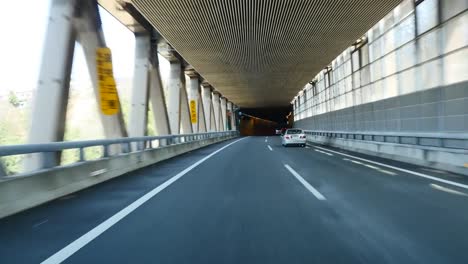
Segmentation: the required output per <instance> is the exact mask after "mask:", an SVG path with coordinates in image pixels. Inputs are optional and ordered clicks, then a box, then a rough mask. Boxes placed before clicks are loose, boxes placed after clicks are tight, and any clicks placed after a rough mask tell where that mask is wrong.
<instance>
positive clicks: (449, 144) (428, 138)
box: [304, 130, 468, 149]
mask: <svg viewBox="0 0 468 264" xmlns="http://www.w3.org/2000/svg"><path fill="white" fill-rule="evenodd" d="M304 133H305V134H307V135H313V136H323V137H329V138H343V139H352V140H365V141H375V142H386V143H395V144H408V145H419V146H427V147H443V148H453V149H468V135H467V134H462V133H401V132H395V133H393V132H371V131H354V132H350V131H323V130H304Z"/></svg>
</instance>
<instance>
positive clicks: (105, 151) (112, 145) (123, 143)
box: [0, 131, 239, 177]
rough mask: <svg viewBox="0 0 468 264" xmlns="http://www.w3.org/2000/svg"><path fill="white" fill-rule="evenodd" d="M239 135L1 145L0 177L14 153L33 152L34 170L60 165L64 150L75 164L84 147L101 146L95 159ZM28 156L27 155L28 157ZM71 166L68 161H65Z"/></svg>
mask: <svg viewBox="0 0 468 264" xmlns="http://www.w3.org/2000/svg"><path fill="white" fill-rule="evenodd" d="M236 135H239V132H238V131H223V132H208V133H197V134H182V135H167V136H147V137H128V138H117V139H99V140H85V141H67V142H52V143H44V144H23V145H6V146H0V177H2V176H7V175H11V174H12V173H9V172H8V171H7V169H6V168H5V166H3V165H2V163H1V158H3V157H6V156H13V155H35V156H36V158H38V160H39V162H38V166H37V168H35V169H36V170H40V169H50V168H55V167H62V166H63V165H57V161H56V157H57V156H58V154H59V153H61V152H62V151H64V150H70V149H76V150H78V160H77V161H76V162H75V163H79V162H86V161H87V159H86V157H85V149H86V148H90V147H100V148H101V149H102V155H101V156H100V157H98V158H97V159H104V158H109V157H112V156H117V155H123V154H126V153H133V152H141V151H145V150H150V149H155V148H161V147H165V146H170V145H174V144H181V143H185V142H192V141H198V140H206V139H210V138H218V137H225V136H236ZM28 158H30V157H28ZM93 160H95V159H93ZM67 165H70V164H67Z"/></svg>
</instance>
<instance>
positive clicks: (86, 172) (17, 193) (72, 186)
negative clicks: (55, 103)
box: [0, 136, 232, 218]
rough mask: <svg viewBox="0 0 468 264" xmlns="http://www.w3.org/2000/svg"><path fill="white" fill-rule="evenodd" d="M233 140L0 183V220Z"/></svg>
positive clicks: (194, 144)
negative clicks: (160, 162) (190, 152)
mask: <svg viewBox="0 0 468 264" xmlns="http://www.w3.org/2000/svg"><path fill="white" fill-rule="evenodd" d="M231 138H232V137H230V136H226V137H220V138H212V139H206V140H200V141H193V142H187V143H182V144H177V145H171V146H167V147H161V148H157V149H152V150H145V151H143V152H134V153H129V154H124V155H120V156H115V157H111V158H105V159H101V160H96V161H88V162H85V163H77V164H74V165H72V166H68V167H61V168H54V169H50V170H44V171H40V172H37V173H34V174H31V175H26V176H21V177H17V178H11V179H6V180H3V181H0V218H2V217H5V216H8V215H11V214H14V213H17V212H20V211H23V210H26V209H28V208H31V207H34V206H37V205H40V204H42V203H45V202H48V201H51V200H53V199H56V198H58V197H61V196H64V195H68V194H70V193H73V192H76V191H79V190H82V189H85V188H87V187H90V186H92V185H95V184H98V183H101V182H103V181H106V180H109V179H112V178H114V177H117V176H120V175H123V174H125V173H128V172H131V171H134V170H136V169H139V168H143V167H146V166H148V165H151V164H154V163H157V162H159V161H162V160H166V159H169V158H172V157H175V156H177V155H180V154H183V153H186V152H189V151H192V150H195V149H198V148H202V147H205V146H207V145H210V144H214V143H217V142H221V141H224V140H228V139H231Z"/></svg>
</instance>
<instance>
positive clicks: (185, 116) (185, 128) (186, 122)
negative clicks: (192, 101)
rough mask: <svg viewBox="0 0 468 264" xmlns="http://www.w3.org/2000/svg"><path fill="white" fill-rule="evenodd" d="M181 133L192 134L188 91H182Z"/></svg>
mask: <svg viewBox="0 0 468 264" xmlns="http://www.w3.org/2000/svg"><path fill="white" fill-rule="evenodd" d="M180 133H181V134H192V133H193V130H192V124H191V122H190V110H189V102H188V100H187V91H186V90H185V89H184V88H182V89H180Z"/></svg>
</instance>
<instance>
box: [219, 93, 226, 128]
mask: <svg viewBox="0 0 468 264" xmlns="http://www.w3.org/2000/svg"><path fill="white" fill-rule="evenodd" d="M220 103H221V122H220V125H221V126H220V128H221V129H220V131H226V130H227V99H226V97H221V99H220Z"/></svg>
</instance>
